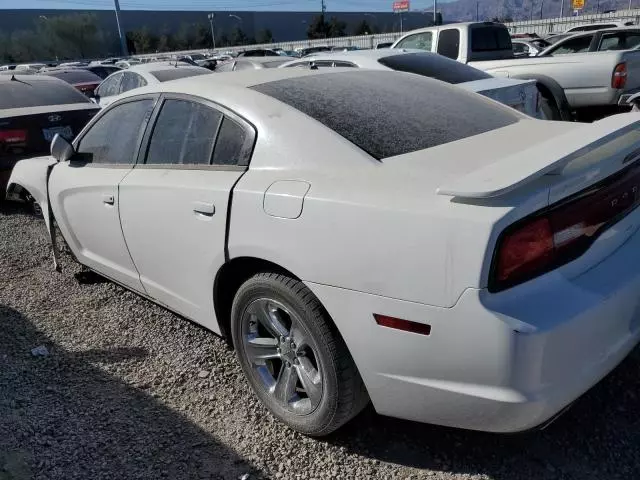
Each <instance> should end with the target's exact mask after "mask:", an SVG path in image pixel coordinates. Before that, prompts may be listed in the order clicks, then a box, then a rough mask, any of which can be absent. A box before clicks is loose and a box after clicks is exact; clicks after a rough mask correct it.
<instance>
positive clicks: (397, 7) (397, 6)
mask: <svg viewBox="0 0 640 480" xmlns="http://www.w3.org/2000/svg"><path fill="white" fill-rule="evenodd" d="M393 11H394V12H395V13H400V12H408V11H409V0H400V1H398V2H393Z"/></svg>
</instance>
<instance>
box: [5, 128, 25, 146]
mask: <svg viewBox="0 0 640 480" xmlns="http://www.w3.org/2000/svg"><path fill="white" fill-rule="evenodd" d="M26 141H27V131H26V130H0V143H6V144H15V143H25V142H26Z"/></svg>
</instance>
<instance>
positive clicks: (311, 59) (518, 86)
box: [280, 48, 553, 119]
mask: <svg viewBox="0 0 640 480" xmlns="http://www.w3.org/2000/svg"><path fill="white" fill-rule="evenodd" d="M289 67H305V68H326V67H334V68H335V67H339V68H341V67H350V68H354V67H355V68H368V69H372V70H397V71H401V72H409V73H415V74H417V75H423V76H425V77H429V78H435V79H436V80H441V81H443V82H447V83H451V84H453V85H456V86H458V87H460V88H464V89H465V90H468V91H470V92H475V93H479V94H480V95H484V96H485V97H489V98H491V99H493V100H495V101H497V102H500V103H504V104H505V105H509V106H510V107H512V108H515V109H516V110H519V111H521V112H523V113H526V114H527V115H530V116H532V117H534V118H542V119H545V118H546V119H551V118H552V116H553V112H552V111H551V110H549V109H547V111H543V110H542V109H541V108H540V107H541V106H542V107H543V108H545V105H544V104H543V103H542V102H541V100H542V99H541V98H539V95H538V87H537V84H536V81H535V80H515V79H512V78H504V77H493V76H492V75H489V74H488V73H486V72H483V71H482V70H478V69H477V68H473V67H470V66H468V65H465V64H463V63H460V62H456V61H455V60H451V59H450V58H447V57H444V56H442V55H438V54H435V53H430V52H425V51H422V50H411V49H401V48H394V49H384V50H355V51H348V52H318V53H313V54H311V55H307V56H306V57H304V58H300V59H297V60H293V61H291V62H287V63H285V64H283V65H280V68H289Z"/></svg>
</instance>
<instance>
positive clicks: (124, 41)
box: [113, 0, 129, 57]
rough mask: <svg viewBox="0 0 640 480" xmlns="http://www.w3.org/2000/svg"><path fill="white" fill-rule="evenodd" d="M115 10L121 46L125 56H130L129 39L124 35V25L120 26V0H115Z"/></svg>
mask: <svg viewBox="0 0 640 480" xmlns="http://www.w3.org/2000/svg"><path fill="white" fill-rule="evenodd" d="M113 2H114V6H115V10H116V23H117V24H118V36H119V37H120V48H121V49H122V55H123V56H125V57H128V56H129V51H128V50H127V39H126V38H125V37H124V35H122V27H121V26H120V2H119V1H118V0H113Z"/></svg>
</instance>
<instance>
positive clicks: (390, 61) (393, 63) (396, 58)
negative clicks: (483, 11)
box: [378, 53, 491, 84]
mask: <svg viewBox="0 0 640 480" xmlns="http://www.w3.org/2000/svg"><path fill="white" fill-rule="evenodd" d="M378 63H381V64H382V65H384V66H385V67H389V68H391V69H393V70H399V71H401V72H408V73H417V74H418V75H424V76H425V77H431V78H435V79H436V80H440V81H442V82H447V83H453V84H456V83H464V82H473V81H475V80H485V79H487V78H491V75H489V74H488V73H486V72H483V71H482V70H478V69H477V68H473V67H470V66H468V65H465V64H464V63H460V62H456V61H455V60H450V59H448V58H446V57H443V56H442V55H435V54H430V53H407V54H403V55H392V56H389V57H382V58H380V59H379V60H378Z"/></svg>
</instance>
